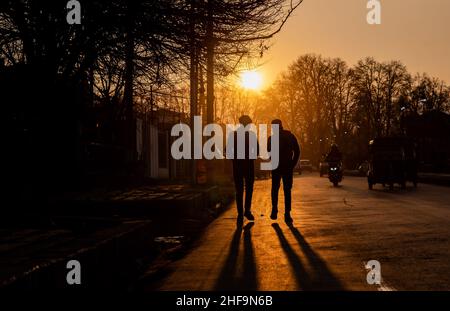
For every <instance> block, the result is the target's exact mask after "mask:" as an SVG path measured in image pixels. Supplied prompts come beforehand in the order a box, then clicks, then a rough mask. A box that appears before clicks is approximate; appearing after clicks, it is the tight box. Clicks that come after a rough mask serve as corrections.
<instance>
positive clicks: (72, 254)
mask: <svg viewBox="0 0 450 311" xmlns="http://www.w3.org/2000/svg"><path fill="white" fill-rule="evenodd" d="M231 199H232V197H231V193H230V192H229V189H227V188H220V189H219V188H218V187H191V186H189V185H180V184H175V185H174V184H171V185H148V186H141V187H137V188H130V189H126V190H118V191H95V192H90V193H72V194H64V195H60V196H58V197H55V198H54V199H53V200H52V201H51V204H50V206H49V207H48V208H47V209H45V208H43V209H42V210H41V211H42V212H39V211H38V212H36V213H35V215H24V216H23V222H22V223H17V224H11V225H8V228H7V229H2V230H1V231H0V288H1V287H3V288H5V287H7V288H62V287H67V284H66V273H67V271H68V270H67V268H66V266H65V265H66V263H67V262H68V261H69V260H71V259H77V260H79V261H80V263H81V266H82V268H83V267H84V268H83V269H84V270H83V271H84V273H83V275H87V276H89V277H85V278H84V279H83V281H82V284H83V287H88V288H116V289H117V288H126V286H128V285H129V284H130V283H132V282H133V279H135V278H137V276H138V275H139V274H140V273H142V272H143V271H141V269H142V268H143V267H144V265H147V264H148V263H147V261H148V260H151V259H152V258H154V257H155V256H157V254H158V253H159V252H160V251H161V250H162V249H164V248H166V247H167V245H169V247H170V245H171V243H173V238H172V237H176V239H179V240H182V241H186V240H188V239H189V238H191V237H192V235H195V234H196V233H197V232H198V231H199V230H201V229H203V228H204V227H205V226H206V224H207V223H208V222H210V221H211V220H212V219H214V218H215V217H216V216H217V215H218V214H219V213H220V212H221V211H222V210H223V209H224V208H225V207H226V205H227V204H228V203H229V201H231ZM33 217H36V219H38V218H39V220H38V221H36V222H33ZM19 221H20V219H19ZM178 242H179V241H178ZM166 244H167V245H166Z"/></svg>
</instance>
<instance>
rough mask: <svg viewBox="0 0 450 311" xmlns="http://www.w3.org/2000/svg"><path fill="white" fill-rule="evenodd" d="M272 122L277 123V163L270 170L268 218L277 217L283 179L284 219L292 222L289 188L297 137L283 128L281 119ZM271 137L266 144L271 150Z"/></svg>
mask: <svg viewBox="0 0 450 311" xmlns="http://www.w3.org/2000/svg"><path fill="white" fill-rule="evenodd" d="M272 124H278V126H279V130H280V135H279V139H280V142H279V158H280V161H279V165H278V167H277V168H276V169H275V170H273V171H272V213H271V215H270V218H271V219H272V220H275V219H277V214H278V192H279V190H280V183H281V179H283V191H284V206H285V207H284V220H285V221H286V223H292V222H293V219H292V217H291V189H292V183H293V176H294V168H295V165H296V164H297V162H298V159H299V158H300V146H299V145H298V142H297V138H295V136H294V134H292V133H291V132H289V131H287V130H285V129H283V124H282V123H281V120H279V119H276V120H273V121H272ZM271 139H272V136H270V137H269V141H268V144H267V149H268V150H269V151H271V150H270V149H271V145H270V144H271Z"/></svg>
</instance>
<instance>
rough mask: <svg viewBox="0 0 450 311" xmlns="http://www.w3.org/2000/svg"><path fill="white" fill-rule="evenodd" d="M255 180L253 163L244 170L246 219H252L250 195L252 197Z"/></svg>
mask: <svg viewBox="0 0 450 311" xmlns="http://www.w3.org/2000/svg"><path fill="white" fill-rule="evenodd" d="M254 182H255V172H254V170H253V165H249V167H248V168H247V169H246V170H245V212H244V215H245V217H247V219H248V220H254V219H255V217H253V215H252V212H251V209H252V197H253V184H254Z"/></svg>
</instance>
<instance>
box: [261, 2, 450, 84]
mask: <svg viewBox="0 0 450 311" xmlns="http://www.w3.org/2000/svg"><path fill="white" fill-rule="evenodd" d="M367 2H368V0H304V2H303V3H302V4H301V5H300V7H298V8H297V10H296V11H295V14H294V15H293V16H292V17H291V19H290V20H289V21H288V22H287V24H286V25H285V28H284V29H283V30H282V32H281V33H279V34H278V35H277V37H276V38H275V39H273V40H272V47H271V49H270V50H269V51H268V52H267V53H266V55H265V56H264V57H263V58H262V59H261V60H260V63H261V67H260V69H259V71H260V72H261V73H262V75H263V77H264V86H265V87H266V86H268V85H270V83H271V82H273V80H274V79H275V78H276V77H277V75H279V73H280V72H282V71H283V70H286V68H287V67H288V66H289V65H290V64H291V63H292V62H294V60H295V59H296V58H297V57H298V56H300V55H303V54H306V53H315V54H321V55H322V56H324V57H340V58H342V59H343V60H345V61H346V62H347V63H348V64H349V65H354V64H356V62H357V61H358V60H359V59H362V58H364V57H366V56H373V57H374V58H375V59H377V60H378V61H389V60H400V61H401V62H403V63H404V64H405V65H406V66H407V68H408V70H409V72H411V73H412V74H415V73H416V72H427V73H428V74H430V75H431V76H436V77H438V78H440V79H443V80H444V81H446V82H447V83H450V0H381V1H380V2H381V25H369V24H368V23H367V20H366V16H367V13H368V12H369V10H368V9H367V8H366V5H367Z"/></svg>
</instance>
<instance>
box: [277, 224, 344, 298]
mask: <svg viewBox="0 0 450 311" xmlns="http://www.w3.org/2000/svg"><path fill="white" fill-rule="evenodd" d="M272 227H273V228H274V230H275V232H276V233H277V235H278V239H279V240H280V243H281V247H282V248H283V251H284V252H285V254H286V256H287V258H288V260H289V263H290V264H291V266H292V270H293V272H294V273H295V278H296V280H297V284H298V286H299V288H300V289H302V290H345V288H344V287H343V285H342V284H341V282H340V281H339V280H338V279H337V278H336V277H335V276H334V274H333V273H332V272H331V271H330V269H329V268H328V266H327V264H326V263H325V262H324V261H323V259H322V258H321V257H320V255H318V254H317V253H316V252H315V251H314V250H313V249H312V248H311V247H310V245H309V244H308V242H306V240H305V239H304V238H303V236H302V234H301V233H300V232H299V231H298V229H297V228H295V227H294V226H292V225H289V229H290V230H291V232H292V234H293V235H294V237H295V239H296V241H297V242H298V243H299V245H300V248H301V251H302V252H303V254H304V255H305V257H306V259H307V261H308V262H309V264H310V266H311V270H312V271H311V272H308V271H307V270H306V269H305V266H304V264H303V263H302V261H301V259H300V257H299V256H298V255H297V254H296V252H295V251H294V249H293V248H292V246H291V245H290V244H289V242H288V240H287V239H286V237H285V235H284V233H283V231H282V230H281V228H280V226H279V225H278V224H276V223H274V224H272Z"/></svg>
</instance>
